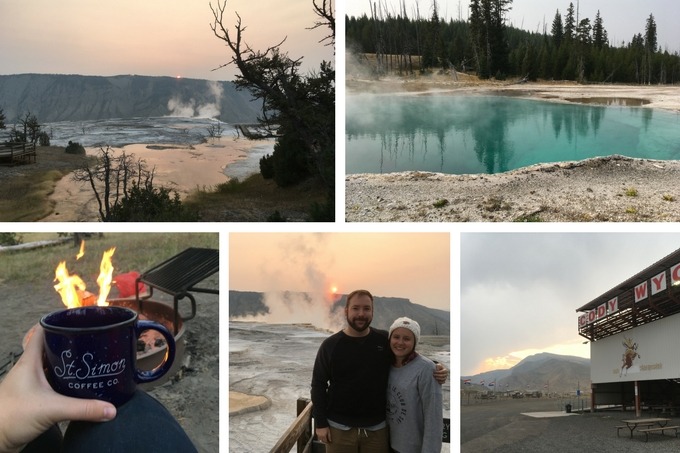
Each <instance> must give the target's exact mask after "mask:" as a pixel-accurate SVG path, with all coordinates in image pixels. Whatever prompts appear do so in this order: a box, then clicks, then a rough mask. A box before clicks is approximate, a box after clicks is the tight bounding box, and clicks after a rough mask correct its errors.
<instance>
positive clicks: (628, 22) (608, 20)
mask: <svg viewBox="0 0 680 453" xmlns="http://www.w3.org/2000/svg"><path fill="white" fill-rule="evenodd" d="M570 1H571V2H572V3H574V9H576V5H577V1H576V0H557V1H555V0H514V1H513V2H512V10H511V11H510V12H509V13H508V15H507V19H508V23H509V24H512V25H514V26H515V27H518V28H523V29H525V30H530V31H537V30H538V31H539V32H542V31H543V23H544V22H545V23H546V24H547V28H548V32H550V27H551V25H552V21H553V19H554V18H555V12H556V11H557V10H558V9H559V10H560V14H561V15H562V17H564V15H565V14H566V12H567V8H568V7H569V3H570ZM405 2H406V9H407V12H409V13H411V12H412V11H415V5H416V4H418V5H419V10H420V12H421V16H426V17H430V15H431V14H432V1H431V0H405ZM387 3H388V4H389V5H394V8H395V10H397V11H398V5H399V4H400V3H401V1H400V0H387ZM370 4H372V2H370V1H369V0H347V11H346V13H347V14H348V15H350V16H360V15H362V14H364V13H366V14H367V15H370V6H369V5H370ZM437 4H438V5H439V16H440V17H444V18H446V19H447V20H448V19H454V20H455V19H458V18H459V17H460V18H462V19H463V20H465V19H467V17H468V14H467V7H468V4H469V1H468V0H460V1H459V0H438V1H437ZM578 4H579V18H580V19H583V18H585V17H588V18H590V22H591V23H593V22H594V20H595V15H596V14H597V11H598V10H600V15H601V16H602V19H603V23H604V27H605V29H606V30H607V34H608V35H609V39H610V40H613V41H614V43H615V44H616V45H620V44H621V41H626V43H628V42H630V40H631V38H632V37H633V35H634V34H636V33H642V34H644V32H645V23H646V20H647V18H648V17H649V15H650V14H653V15H654V19H655V21H656V26H657V36H658V42H659V45H660V46H661V48H662V49H663V48H665V47H668V49H669V51H671V52H674V51H680V27H678V25H677V18H678V17H680V2H678V1H675V0H646V1H639V0H582V1H579V2H578Z"/></svg>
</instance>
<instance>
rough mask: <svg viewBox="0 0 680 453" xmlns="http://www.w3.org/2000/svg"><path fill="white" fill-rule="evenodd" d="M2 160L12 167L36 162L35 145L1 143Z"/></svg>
mask: <svg viewBox="0 0 680 453" xmlns="http://www.w3.org/2000/svg"><path fill="white" fill-rule="evenodd" d="M0 160H2V161H3V162H4V163H9V164H10V165H14V164H16V163H26V162H27V161H28V163H30V162H31V161H33V162H35V143H0Z"/></svg>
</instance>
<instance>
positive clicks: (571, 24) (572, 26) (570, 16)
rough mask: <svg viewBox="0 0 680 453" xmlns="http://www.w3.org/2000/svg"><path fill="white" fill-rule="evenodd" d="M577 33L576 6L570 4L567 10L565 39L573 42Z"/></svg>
mask: <svg viewBox="0 0 680 453" xmlns="http://www.w3.org/2000/svg"><path fill="white" fill-rule="evenodd" d="M575 31H576V19H575V18H574V4H573V3H569V8H568V9H567V17H565V18H564V39H566V40H571V39H573V38H574V35H575V33H574V32H575Z"/></svg>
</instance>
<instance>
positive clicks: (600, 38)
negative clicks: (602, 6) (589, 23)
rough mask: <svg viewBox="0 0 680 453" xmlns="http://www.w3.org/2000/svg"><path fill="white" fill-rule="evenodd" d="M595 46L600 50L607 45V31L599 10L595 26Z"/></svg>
mask: <svg viewBox="0 0 680 453" xmlns="http://www.w3.org/2000/svg"><path fill="white" fill-rule="evenodd" d="M593 45H594V46H595V47H596V48H598V49H601V48H603V47H604V46H606V45H607V30H605V29H604V26H603V25H602V16H600V10H599V9H598V10H597V15H596V16H595V24H594V25H593Z"/></svg>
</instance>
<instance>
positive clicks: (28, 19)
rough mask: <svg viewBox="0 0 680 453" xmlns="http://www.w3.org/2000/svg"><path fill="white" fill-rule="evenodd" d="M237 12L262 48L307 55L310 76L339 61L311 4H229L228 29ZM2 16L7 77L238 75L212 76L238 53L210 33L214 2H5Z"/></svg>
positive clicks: (300, 0)
mask: <svg viewBox="0 0 680 453" xmlns="http://www.w3.org/2000/svg"><path fill="white" fill-rule="evenodd" d="M216 1H217V0H213V1H212V4H213V5H216ZM234 11H238V13H239V14H240V16H241V18H242V20H243V24H244V25H246V26H247V27H248V29H247V30H246V32H245V33H246V35H245V41H246V42H247V43H248V44H250V45H251V47H253V48H254V49H265V48H266V47H268V46H271V45H273V44H277V43H278V42H280V41H281V40H282V39H283V38H285V37H286V36H287V37H288V39H287V41H286V43H285V44H284V46H283V49H284V50H285V51H288V52H289V54H290V56H291V57H295V58H297V57H300V56H304V57H305V58H304V60H303V68H304V69H305V70H308V69H313V68H316V67H318V64H319V63H320V62H321V61H322V60H324V59H325V60H331V59H333V49H332V48H331V47H324V46H323V45H321V44H318V42H317V41H318V40H320V39H322V38H323V37H324V36H325V34H326V30H315V31H309V30H306V29H305V28H306V27H310V26H312V25H313V24H314V21H315V19H316V16H315V15H314V13H313V11H312V6H311V1H310V0H287V1H285V2H282V1H281V0H257V1H252V0H228V3H227V10H226V11H225V14H226V17H227V18H228V19H227V20H226V21H225V22H226V23H225V25H228V26H233V25H234V24H235V23H236V15H235V14H234ZM0 17H2V19H3V21H2V22H3V24H2V27H0V43H1V44H0V62H2V64H0V74H19V73H49V74H54V73H57V74H85V75H118V74H139V75H152V76H172V77H176V76H182V77H191V78H199V79H209V80H232V79H233V76H234V73H235V71H234V70H233V69H231V67H229V68H225V69H221V70H219V71H215V72H212V71H211V70H212V69H214V68H216V67H217V66H219V65H220V64H222V63H225V62H227V61H228V59H229V55H230V54H229V53H228V52H227V49H226V48H225V45H224V44H223V43H222V41H219V40H218V39H217V38H216V37H215V36H214V35H213V32H212V30H211V29H210V24H211V23H212V22H213V15H212V12H211V10H210V6H209V2H208V0H205V1H196V0H116V1H93V0H59V1H53V0H31V1H25V0H2V1H0Z"/></svg>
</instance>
